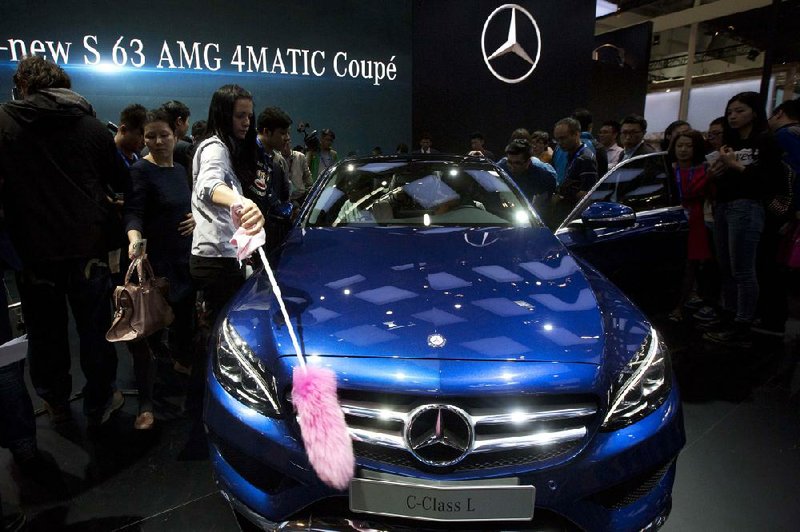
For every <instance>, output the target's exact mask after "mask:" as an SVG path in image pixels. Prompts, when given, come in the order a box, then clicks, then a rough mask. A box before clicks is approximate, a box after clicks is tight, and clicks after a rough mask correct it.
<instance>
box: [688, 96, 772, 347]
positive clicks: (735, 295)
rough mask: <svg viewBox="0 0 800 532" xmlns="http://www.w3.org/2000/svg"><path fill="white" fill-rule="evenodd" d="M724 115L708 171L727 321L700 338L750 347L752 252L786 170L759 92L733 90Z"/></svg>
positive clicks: (755, 290)
mask: <svg viewBox="0 0 800 532" xmlns="http://www.w3.org/2000/svg"><path fill="white" fill-rule="evenodd" d="M725 117H726V122H725V123H724V124H723V131H724V133H723V145H722V147H721V148H720V149H719V157H718V158H717V160H716V161H715V162H714V164H713V165H712V166H711V168H710V173H711V175H712V177H713V178H714V181H715V185H716V195H717V204H716V210H715V212H714V240H715V242H716V246H717V258H718V261H719V267H720V273H721V277H722V285H723V294H722V295H723V298H722V302H723V306H724V310H725V311H726V312H727V313H728V316H727V317H728V320H727V323H726V324H725V327H724V328H723V329H721V330H719V331H709V332H707V333H706V334H705V335H703V338H704V339H706V340H710V341H713V342H717V343H721V344H725V345H728V346H732V347H750V346H751V345H752V338H751V330H750V329H751V326H752V324H753V320H754V318H755V314H756V306H757V304H758V298H759V282H758V278H757V276H756V254H757V251H758V247H759V241H760V240H761V236H762V233H763V232H764V227H765V222H766V221H768V220H769V218H768V214H767V210H766V209H765V205H766V204H767V203H768V202H767V199H768V198H769V197H770V195H772V194H775V193H778V192H780V190H781V188H782V185H783V183H782V176H783V175H785V174H784V169H783V167H782V163H781V154H782V151H781V148H780V146H779V145H778V144H777V142H776V141H775V138H774V137H773V136H772V135H771V134H770V133H769V131H768V129H767V117H766V112H765V107H764V102H763V100H762V98H761V95H760V94H758V93H757V92H742V93H739V94H737V95H736V96H734V97H733V98H731V99H730V100H729V101H728V104H727V106H726V107H725ZM774 256H775V254H774V253H773V254H772V257H774Z"/></svg>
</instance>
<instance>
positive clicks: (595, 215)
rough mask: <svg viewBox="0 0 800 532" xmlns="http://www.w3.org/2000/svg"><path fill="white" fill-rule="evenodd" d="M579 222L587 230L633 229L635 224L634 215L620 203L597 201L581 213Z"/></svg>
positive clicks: (631, 210)
mask: <svg viewBox="0 0 800 532" xmlns="http://www.w3.org/2000/svg"><path fill="white" fill-rule="evenodd" d="M581 221H582V222H583V226H584V227H587V228H589V229H598V228H601V227H613V228H623V227H633V225H634V224H635V223H636V213H635V212H634V211H633V209H631V208H630V207H628V206H627V205H622V204H621V203H611V202H607V201H598V202H597V203H592V204H591V205H589V206H588V207H587V208H586V210H585V211H583V213H581Z"/></svg>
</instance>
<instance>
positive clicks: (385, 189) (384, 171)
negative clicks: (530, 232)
mask: <svg viewBox="0 0 800 532" xmlns="http://www.w3.org/2000/svg"><path fill="white" fill-rule="evenodd" d="M306 224H307V225H309V226H322V227H342V226H353V225H358V226H384V225H393V226H397V225H404V226H422V227H427V226H461V227H476V226H523V227H530V226H531V225H539V221H538V220H537V219H536V217H535V216H534V215H533V213H532V212H531V210H530V208H529V207H528V205H527V204H526V203H525V201H524V200H523V199H522V198H521V197H520V196H519V194H518V192H517V191H516V190H515V189H514V188H513V186H512V185H511V184H510V182H509V181H508V180H507V178H506V177H505V176H503V175H502V174H501V173H500V172H499V171H498V170H497V169H496V168H495V167H494V166H492V165H489V164H486V163H485V162H480V161H472V162H471V161H447V160H441V161H440V160H436V161H420V160H410V159H409V160H403V159H394V160H392V159H388V160H375V159H371V160H366V161H359V160H354V161H344V162H342V163H340V164H339V165H338V166H337V168H336V169H335V170H334V171H333V172H332V173H331V174H330V175H329V176H328V177H327V180H326V182H325V183H324V185H323V187H322V189H321V190H320V191H319V193H318V194H317V195H316V197H315V199H314V201H313V204H312V205H311V208H310V209H309V211H308V215H307V218H306Z"/></svg>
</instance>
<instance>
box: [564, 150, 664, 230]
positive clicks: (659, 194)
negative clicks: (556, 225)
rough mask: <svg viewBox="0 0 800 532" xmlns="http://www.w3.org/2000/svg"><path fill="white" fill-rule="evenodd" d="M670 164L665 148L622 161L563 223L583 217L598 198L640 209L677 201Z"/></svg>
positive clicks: (656, 207) (658, 207) (650, 209)
mask: <svg viewBox="0 0 800 532" xmlns="http://www.w3.org/2000/svg"><path fill="white" fill-rule="evenodd" d="M670 168H671V166H670V165H669V164H668V161H667V154H666V153H665V152H659V153H650V154H647V155H643V156H640V157H635V158H633V159H630V160H628V161H624V162H622V163H621V164H619V165H617V166H616V167H614V169H613V170H611V171H610V172H609V173H607V174H606V175H605V176H604V177H603V178H602V179H601V180H600V181H599V182H598V183H597V184H596V185H595V186H594V188H593V189H592V190H591V191H590V192H589V193H588V194H587V195H586V196H585V197H584V198H583V199H582V200H581V201H580V202H579V203H578V205H577V206H576V207H575V209H573V211H572V212H571V213H570V214H569V216H567V218H566V219H565V220H564V222H563V223H562V224H561V227H566V226H567V225H569V224H570V223H571V222H573V221H575V220H580V217H581V213H582V212H583V211H584V210H586V207H588V206H589V205H591V204H592V203H596V202H598V201H608V202H613V203H622V204H623V205H627V206H629V207H631V208H632V209H633V210H634V212H637V213H639V212H646V211H652V210H655V209H662V208H665V207H670V206H673V205H678V204H679V201H678V198H677V194H676V192H675V184H674V179H673V178H672V171H671V170H670Z"/></svg>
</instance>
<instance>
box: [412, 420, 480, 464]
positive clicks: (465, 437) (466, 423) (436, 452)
mask: <svg viewBox="0 0 800 532" xmlns="http://www.w3.org/2000/svg"><path fill="white" fill-rule="evenodd" d="M474 438H475V432H474V429H473V426H472V423H471V422H470V418H469V415H468V414H467V413H466V412H464V411H463V410H461V409H460V408H458V407H455V406H452V405H424V406H421V407H419V408H417V409H416V410H414V411H412V412H411V418H410V421H409V422H408V424H407V425H406V429H405V440H406V445H407V446H408V450H409V451H411V454H413V455H414V456H415V457H416V458H417V460H419V461H420V462H422V463H423V464H426V465H431V466H439V467H445V466H450V465H453V464H457V463H458V462H460V461H461V460H463V459H464V457H466V456H467V454H469V451H470V450H471V449H472V443H473V440H474Z"/></svg>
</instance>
